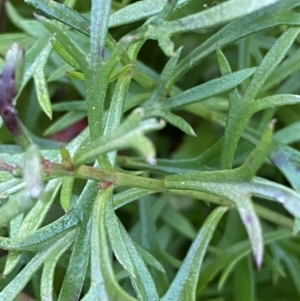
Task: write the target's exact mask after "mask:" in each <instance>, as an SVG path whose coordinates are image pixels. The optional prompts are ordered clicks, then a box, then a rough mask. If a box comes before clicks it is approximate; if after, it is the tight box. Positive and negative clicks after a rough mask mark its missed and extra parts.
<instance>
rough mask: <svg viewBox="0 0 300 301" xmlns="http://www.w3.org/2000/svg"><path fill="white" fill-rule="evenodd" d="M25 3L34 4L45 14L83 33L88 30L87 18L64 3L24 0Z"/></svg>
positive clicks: (46, 0) (45, 0)
mask: <svg viewBox="0 0 300 301" xmlns="http://www.w3.org/2000/svg"><path fill="white" fill-rule="evenodd" d="M25 3H28V4H30V5H32V6H34V7H35V8H36V9H38V10H39V11H41V12H43V13H44V14H46V15H47V16H49V17H51V18H54V19H56V20H58V21H60V22H63V23H65V24H67V25H69V26H70V27H72V28H75V29H77V30H78V31H80V32H82V33H84V34H87V32H88V28H89V21H88V19H86V18H85V17H84V16H83V15H81V14H79V13H77V12H76V11H75V10H73V9H71V8H70V7H68V6H66V5H64V4H60V3H58V2H55V1H53V2H49V1H48V0H25Z"/></svg>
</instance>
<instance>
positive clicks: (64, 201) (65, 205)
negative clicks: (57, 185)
mask: <svg viewBox="0 0 300 301" xmlns="http://www.w3.org/2000/svg"><path fill="white" fill-rule="evenodd" d="M74 180H75V179H74V178H72V177H64V178H63V181H62V188H61V192H60V204H61V207H62V209H63V210H65V212H68V211H69V210H70V209H71V202H72V190H73V185H74Z"/></svg>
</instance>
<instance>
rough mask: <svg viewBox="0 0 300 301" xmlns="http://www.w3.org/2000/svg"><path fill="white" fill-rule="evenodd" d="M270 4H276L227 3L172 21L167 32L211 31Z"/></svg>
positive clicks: (268, 1)
mask: <svg viewBox="0 0 300 301" xmlns="http://www.w3.org/2000/svg"><path fill="white" fill-rule="evenodd" d="M270 4H274V0H263V1H259V0H256V1H251V2H247V3H245V2H244V0H234V1H227V2H224V3H220V4H218V5H214V6H213V7H210V8H209V9H206V10H203V11H201V12H199V13H195V14H191V15H189V16H187V17H183V18H180V19H177V20H174V21H171V22H169V23H167V24H166V31H167V32H168V34H169V35H175V34H179V33H183V32H190V31H197V32H198V31H200V32H201V31H206V30H210V29H211V28H213V27H216V26H220V25H221V24H224V23H227V22H229V21H232V20H234V19H237V18H239V17H241V16H244V15H248V14H250V13H252V12H254V11H256V10H259V9H262V8H264V7H266V6H268V5H270ZM224 11H226V14H224Z"/></svg>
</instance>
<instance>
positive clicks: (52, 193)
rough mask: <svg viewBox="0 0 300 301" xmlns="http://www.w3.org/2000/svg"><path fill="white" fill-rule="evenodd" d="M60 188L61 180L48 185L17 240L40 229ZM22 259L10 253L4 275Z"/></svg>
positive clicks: (50, 182)
mask: <svg viewBox="0 0 300 301" xmlns="http://www.w3.org/2000/svg"><path fill="white" fill-rule="evenodd" d="M60 186H61V180H60V179H53V180H51V181H49V182H48V183H47V185H46V187H45V190H44V193H43V195H42V198H41V199H39V200H38V201H37V202H36V203H35V205H34V207H33V208H32V209H31V210H30V211H29V213H28V214H27V215H26V216H25V218H24V220H23V222H22V224H21V226H20V229H19V231H18V233H17V235H16V238H22V237H23V238H24V237H26V236H28V235H30V234H31V233H33V232H34V231H35V230H36V229H38V228H39V227H40V225H41V224H42V222H43V221H44V219H45V218H46V215H47V213H48V211H49V210H50V208H51V206H52V204H53V202H54V200H55V197H56V196H57V193H58V191H59V189H60ZM20 258H21V254H20V253H19V252H16V251H14V252H9V257H8V259H7V261H6V265H5V270H4V272H3V273H4V274H6V275H7V274H9V273H10V272H11V271H12V270H13V269H14V268H15V266H16V265H17V263H18V262H19V260H20Z"/></svg>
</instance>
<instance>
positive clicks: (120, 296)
mask: <svg viewBox="0 0 300 301" xmlns="http://www.w3.org/2000/svg"><path fill="white" fill-rule="evenodd" d="M112 189H113V187H112V186H111V187H108V188H106V189H104V190H101V191H100V192H99V193H98V195H97V197H96V200H95V202H94V208H93V210H92V233H91V261H92V262H93V264H92V265H91V286H90V289H89V291H88V293H87V295H86V296H85V297H84V298H83V299H82V300H84V301H87V300H102V301H110V300H122V301H123V300H124V301H135V299H134V298H133V297H131V296H130V295H128V294H127V293H125V292H124V291H123V290H122V289H121V287H120V286H119V284H118V283H117V281H116V279H115V273H114V272H113V270H112V265H111V258H110V254H109V245H108V240H107V233H106V227H105V223H104V222H103V221H104V220H105V215H106V212H107V206H108V204H109V201H110V198H111V193H112Z"/></svg>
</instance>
